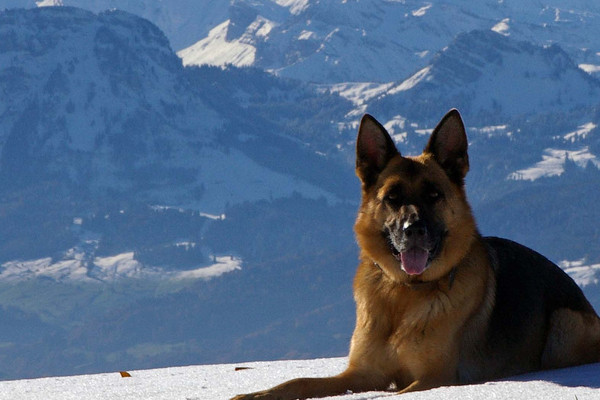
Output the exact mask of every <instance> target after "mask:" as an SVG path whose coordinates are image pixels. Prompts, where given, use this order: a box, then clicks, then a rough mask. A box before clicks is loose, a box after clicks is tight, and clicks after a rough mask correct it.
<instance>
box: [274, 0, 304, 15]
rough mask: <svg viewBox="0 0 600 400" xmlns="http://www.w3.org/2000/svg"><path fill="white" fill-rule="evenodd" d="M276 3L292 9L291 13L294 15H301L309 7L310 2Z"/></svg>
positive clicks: (281, 0) (301, 0)
mask: <svg viewBox="0 0 600 400" xmlns="http://www.w3.org/2000/svg"><path fill="white" fill-rule="evenodd" d="M274 1H275V3H277V4H279V5H280V6H282V7H287V8H289V9H290V13H291V14H292V15H297V14H300V13H301V12H302V11H304V10H305V9H306V7H308V2H309V0H274Z"/></svg>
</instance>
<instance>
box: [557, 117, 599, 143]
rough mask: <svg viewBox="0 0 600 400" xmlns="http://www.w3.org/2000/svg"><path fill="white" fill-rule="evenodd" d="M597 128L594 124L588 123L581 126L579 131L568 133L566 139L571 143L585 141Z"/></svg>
mask: <svg viewBox="0 0 600 400" xmlns="http://www.w3.org/2000/svg"><path fill="white" fill-rule="evenodd" d="M597 126H598V125H596V124H594V123H593V122H588V123H587V124H583V125H580V126H579V127H578V129H577V130H575V131H573V132H570V133H567V134H566V135H565V136H564V138H565V140H568V141H570V142H574V141H575V140H577V139H585V138H586V137H587V136H588V134H589V133H590V132H591V131H593V130H594V129H596V127H597Z"/></svg>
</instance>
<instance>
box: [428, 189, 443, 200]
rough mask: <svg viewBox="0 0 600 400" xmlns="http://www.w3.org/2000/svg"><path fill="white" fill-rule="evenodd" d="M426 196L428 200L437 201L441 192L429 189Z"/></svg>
mask: <svg viewBox="0 0 600 400" xmlns="http://www.w3.org/2000/svg"><path fill="white" fill-rule="evenodd" d="M428 196H429V200H431V201H437V200H439V199H440V198H441V197H442V193H441V192H439V191H438V190H431V191H430V192H429V194H428Z"/></svg>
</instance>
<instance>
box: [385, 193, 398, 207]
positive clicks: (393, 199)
mask: <svg viewBox="0 0 600 400" xmlns="http://www.w3.org/2000/svg"><path fill="white" fill-rule="evenodd" d="M383 200H384V201H386V202H387V203H391V204H396V203H398V202H399V201H400V195H399V194H398V193H396V192H390V193H388V194H386V195H385V197H384V198H383Z"/></svg>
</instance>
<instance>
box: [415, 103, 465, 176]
mask: <svg viewBox="0 0 600 400" xmlns="http://www.w3.org/2000/svg"><path fill="white" fill-rule="evenodd" d="M467 147H468V142H467V134H466V132H465V125H464V124H463V121H462V118H461V117H460V113H459V112H458V110H456V109H452V110H450V111H448V113H447V114H446V115H445V116H444V118H442V120H441V121H440V123H439V124H438V125H437V126H436V127H435V129H434V130H433V133H432V134H431V137H430V138H429V142H428V143H427V146H425V150H423V152H424V153H430V154H432V155H433V157H434V158H435V160H436V161H437V162H438V164H440V165H441V167H442V168H443V169H444V171H446V174H447V175H448V177H449V178H450V180H452V181H453V182H454V183H456V184H457V185H461V186H462V185H463V184H464V178H465V176H466V175H467V172H468V171H469V155H468V154H467Z"/></svg>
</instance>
